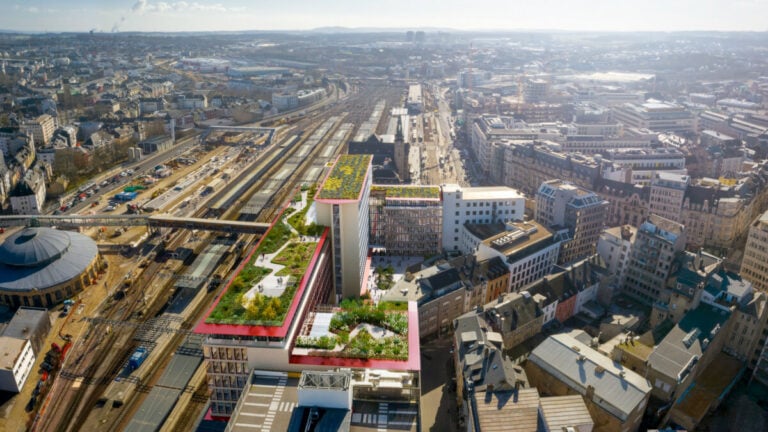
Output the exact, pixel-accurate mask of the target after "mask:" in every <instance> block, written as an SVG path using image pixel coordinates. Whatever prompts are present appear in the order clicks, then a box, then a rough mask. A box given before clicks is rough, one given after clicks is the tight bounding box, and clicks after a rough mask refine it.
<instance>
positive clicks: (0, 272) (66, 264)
mask: <svg viewBox="0 0 768 432" xmlns="http://www.w3.org/2000/svg"><path fill="white" fill-rule="evenodd" d="M98 252H99V251H98V248H97V246H96V243H94V242H93V240H91V239H90V238H89V237H87V236H84V235H82V234H78V233H74V232H69V231H58V230H54V229H50V228H26V229H24V230H21V231H19V232H18V233H16V234H13V235H11V236H10V237H8V238H7V239H6V240H5V242H3V244H2V246H0V288H1V289H5V290H16V291H27V290H31V289H33V288H37V289H43V288H48V287H51V286H55V285H59V284H61V283H65V282H68V281H70V280H72V279H73V278H75V277H77V276H79V275H80V274H81V273H82V272H83V271H84V270H85V269H86V268H88V266H89V265H90V264H91V263H92V262H93V260H94V259H95V258H96V255H97V254H98Z"/></svg>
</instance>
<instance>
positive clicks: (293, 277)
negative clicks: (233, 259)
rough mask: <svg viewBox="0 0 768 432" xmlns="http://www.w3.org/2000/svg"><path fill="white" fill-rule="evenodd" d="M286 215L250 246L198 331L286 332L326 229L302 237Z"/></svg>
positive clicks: (276, 334) (324, 238) (236, 332)
mask: <svg viewBox="0 0 768 432" xmlns="http://www.w3.org/2000/svg"><path fill="white" fill-rule="evenodd" d="M285 219H286V216H285V215H281V216H280V217H279V219H278V221H277V222H275V224H274V225H273V226H272V227H271V228H270V229H269V231H268V232H267V234H266V235H265V236H264V237H263V238H262V239H261V240H260V241H259V243H258V244H257V246H256V247H255V248H254V249H253V250H252V251H251V253H250V255H249V256H248V259H247V260H245V261H244V263H243V264H241V266H240V267H239V268H238V269H237V273H236V275H235V276H234V277H232V278H230V280H229V283H228V285H227V286H226V288H225V290H224V293H223V294H222V295H221V296H220V297H219V299H218V301H217V302H216V303H215V304H214V306H213V307H212V308H211V310H210V311H209V312H208V316H207V317H206V318H205V320H204V322H203V323H201V324H200V325H198V327H197V328H196V331H197V332H199V333H208V334H228V335H240V336H273V337H284V336H285V334H286V333H287V331H288V327H289V326H290V324H291V319H290V318H289V317H292V316H293V314H294V313H295V311H296V309H297V308H298V304H299V303H300V299H301V297H302V295H303V293H304V291H305V289H306V288H307V285H308V279H309V278H308V277H307V274H308V272H307V269H311V268H314V266H315V264H314V263H315V262H316V261H317V259H318V256H319V251H320V250H321V249H322V246H323V244H324V242H325V241H326V235H327V234H326V233H323V235H322V236H320V237H312V236H309V237H301V236H299V235H298V234H296V232H294V230H293V229H292V228H291V227H290V225H288V223H287V222H286V221H285Z"/></svg>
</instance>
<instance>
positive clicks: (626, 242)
mask: <svg viewBox="0 0 768 432" xmlns="http://www.w3.org/2000/svg"><path fill="white" fill-rule="evenodd" d="M636 236H637V228H635V227H633V226H631V225H622V226H617V227H613V228H607V229H605V230H604V231H603V233H602V234H600V239H598V241H597V255H599V256H600V258H601V259H602V260H603V261H604V262H605V264H606V266H607V268H608V272H609V273H610V274H612V275H615V276H616V278H617V280H619V281H623V280H624V278H625V277H626V274H627V267H628V264H629V257H630V254H631V251H632V244H633V243H634V242H635V238H636Z"/></svg>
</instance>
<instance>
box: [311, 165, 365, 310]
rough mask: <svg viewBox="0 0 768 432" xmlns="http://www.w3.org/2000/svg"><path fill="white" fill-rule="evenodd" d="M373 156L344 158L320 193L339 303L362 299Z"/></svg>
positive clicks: (318, 200) (320, 220) (320, 219)
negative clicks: (329, 237)
mask: <svg viewBox="0 0 768 432" xmlns="http://www.w3.org/2000/svg"><path fill="white" fill-rule="evenodd" d="M372 160H373V156H371V155H343V156H340V157H339V158H338V159H337V160H336V164H335V165H334V167H333V169H332V170H331V172H330V173H329V174H328V177H327V178H326V180H325V182H323V185H322V187H321V188H320V190H319V191H318V193H317V196H316V198H315V205H316V207H317V222H318V224H320V225H324V226H327V227H330V228H331V239H332V243H333V282H334V287H335V293H336V298H337V300H341V299H342V298H349V297H354V298H357V297H359V296H360V290H361V287H362V284H363V272H364V271H365V261H366V258H367V257H368V232H369V226H368V218H369V210H368V200H369V197H370V192H371V181H372V178H373V174H372V171H371V162H372Z"/></svg>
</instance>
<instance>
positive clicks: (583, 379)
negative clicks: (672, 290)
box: [528, 334, 651, 421]
mask: <svg viewBox="0 0 768 432" xmlns="http://www.w3.org/2000/svg"><path fill="white" fill-rule="evenodd" d="M528 361H529V362H532V363H533V364H535V365H537V366H539V367H540V368H541V369H543V370H544V371H546V372H547V373H549V374H550V375H552V376H553V377H555V378H556V379H558V380H560V381H562V382H563V383H565V384H566V385H568V387H570V388H571V389H573V390H574V391H576V392H578V393H579V394H581V395H586V393H587V388H588V387H589V386H591V387H593V388H594V392H595V393H594V398H593V399H592V400H593V402H594V403H596V404H597V405H598V406H600V407H601V408H602V409H603V410H605V411H607V412H609V413H611V414H612V415H614V416H616V417H617V418H619V419H620V420H621V421H625V420H626V419H627V418H628V417H629V415H630V414H631V413H632V412H633V411H634V410H635V409H636V408H637V407H638V406H640V405H644V404H645V400H646V396H647V395H648V393H650V391H651V386H650V385H649V384H648V382H647V381H646V380H645V378H643V377H641V376H640V375H638V374H637V373H635V372H632V371H631V370H628V369H625V368H624V367H623V366H622V365H621V364H620V363H618V362H614V361H612V360H611V359H610V358H608V357H606V356H604V355H602V354H600V353H599V352H597V351H595V350H594V349H592V348H590V347H588V346H587V345H585V344H583V343H581V342H579V341H578V340H577V339H576V338H574V337H573V336H572V335H570V334H557V335H553V336H550V337H548V338H547V339H545V340H544V342H542V343H541V344H539V346H537V347H536V348H535V349H534V350H533V352H531V355H530V356H529V357H528ZM534 384H535V383H534Z"/></svg>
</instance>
